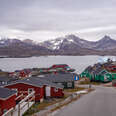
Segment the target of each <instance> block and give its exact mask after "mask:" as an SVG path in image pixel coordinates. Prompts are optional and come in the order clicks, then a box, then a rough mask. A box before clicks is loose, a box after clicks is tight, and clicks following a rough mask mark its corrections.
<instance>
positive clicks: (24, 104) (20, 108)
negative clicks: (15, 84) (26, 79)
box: [3, 91, 35, 116]
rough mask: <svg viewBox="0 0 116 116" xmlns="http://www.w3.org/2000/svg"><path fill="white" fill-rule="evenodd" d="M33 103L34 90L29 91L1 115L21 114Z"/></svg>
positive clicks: (20, 115) (12, 115)
mask: <svg viewBox="0 0 116 116" xmlns="http://www.w3.org/2000/svg"><path fill="white" fill-rule="evenodd" d="M34 103H35V92H34V91H33V92H31V93H30V94H29V95H28V96H26V97H25V98H24V99H23V100H21V101H20V102H19V103H18V104H17V105H16V106H15V107H14V108H11V109H10V110H8V111H7V112H5V113H4V114H3V116H22V115H23V114H24V112H25V111H27V110H28V109H29V108H30V107H31V106H32V105H33V104H34Z"/></svg>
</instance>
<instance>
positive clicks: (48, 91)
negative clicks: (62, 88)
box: [46, 86, 51, 97]
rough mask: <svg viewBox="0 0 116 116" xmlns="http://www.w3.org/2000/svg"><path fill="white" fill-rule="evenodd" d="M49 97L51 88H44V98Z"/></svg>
mask: <svg viewBox="0 0 116 116" xmlns="http://www.w3.org/2000/svg"><path fill="white" fill-rule="evenodd" d="M50 96H51V87H49V86H46V97H50Z"/></svg>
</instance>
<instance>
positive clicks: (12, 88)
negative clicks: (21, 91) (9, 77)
mask: <svg viewBox="0 0 116 116" xmlns="http://www.w3.org/2000/svg"><path fill="white" fill-rule="evenodd" d="M12 90H15V91H16V96H17V95H18V89H17V88H12Z"/></svg>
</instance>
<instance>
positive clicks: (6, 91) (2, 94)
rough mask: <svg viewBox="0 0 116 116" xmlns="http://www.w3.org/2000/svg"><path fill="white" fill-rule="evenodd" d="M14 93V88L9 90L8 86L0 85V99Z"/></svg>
mask: <svg viewBox="0 0 116 116" xmlns="http://www.w3.org/2000/svg"><path fill="white" fill-rule="evenodd" d="M15 93H16V91H15V90H10V89H8V88H2V87H0V98H1V99H6V98H8V97H10V96H12V95H13V94H15Z"/></svg>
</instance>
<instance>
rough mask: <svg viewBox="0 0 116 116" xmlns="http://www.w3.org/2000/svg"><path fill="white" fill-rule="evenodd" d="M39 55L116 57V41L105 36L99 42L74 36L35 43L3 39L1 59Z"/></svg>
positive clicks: (0, 45) (0, 47) (0, 50)
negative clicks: (3, 57)
mask: <svg viewBox="0 0 116 116" xmlns="http://www.w3.org/2000/svg"><path fill="white" fill-rule="evenodd" d="M39 55H116V40H114V39H112V38H111V37H109V36H104V37H103V38H102V39H101V40H99V41H96V42H94V41H87V40H84V39H81V38H79V37H77V36H75V35H73V34H71V35H67V36H65V37H61V38H56V39H54V40H48V41H44V42H42V43H39V44H38V43H35V42H33V41H32V40H30V39H25V40H23V41H21V40H19V39H1V40H0V57H1V56H9V57H27V56H39Z"/></svg>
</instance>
